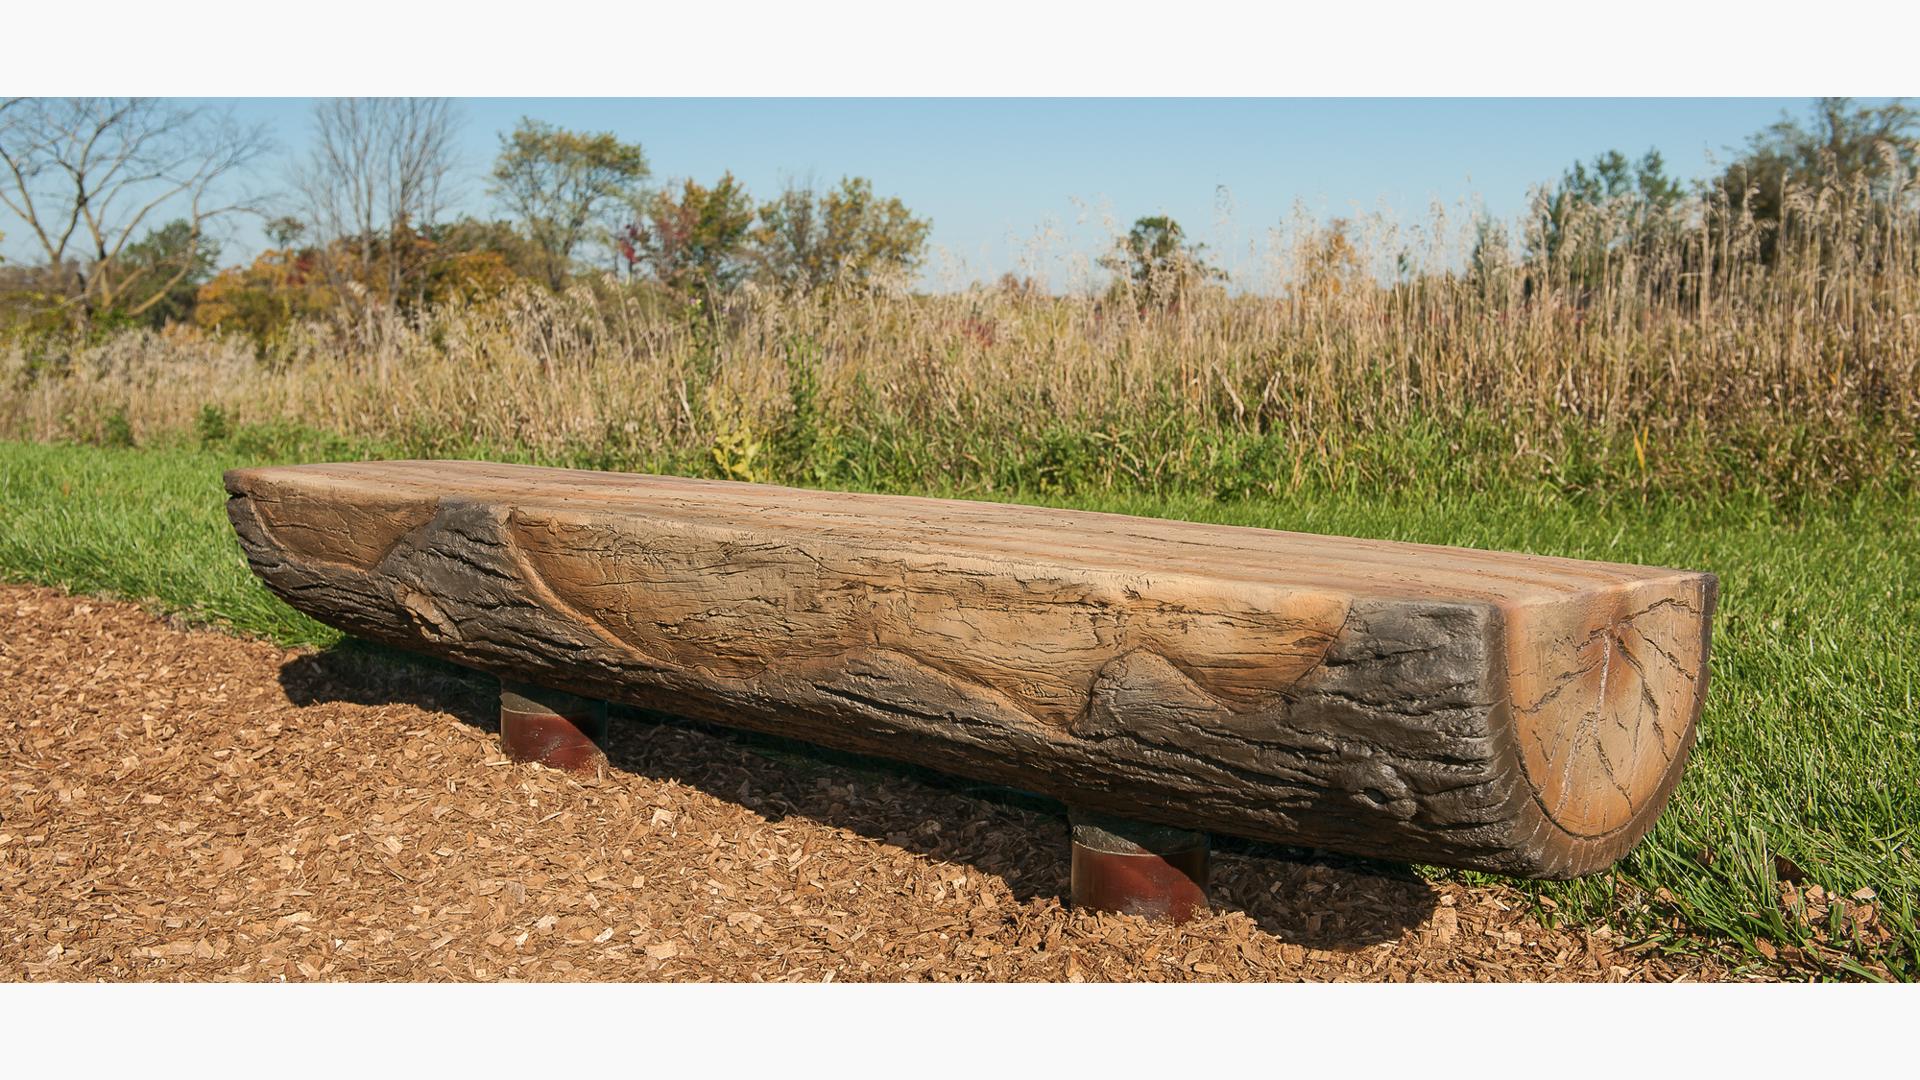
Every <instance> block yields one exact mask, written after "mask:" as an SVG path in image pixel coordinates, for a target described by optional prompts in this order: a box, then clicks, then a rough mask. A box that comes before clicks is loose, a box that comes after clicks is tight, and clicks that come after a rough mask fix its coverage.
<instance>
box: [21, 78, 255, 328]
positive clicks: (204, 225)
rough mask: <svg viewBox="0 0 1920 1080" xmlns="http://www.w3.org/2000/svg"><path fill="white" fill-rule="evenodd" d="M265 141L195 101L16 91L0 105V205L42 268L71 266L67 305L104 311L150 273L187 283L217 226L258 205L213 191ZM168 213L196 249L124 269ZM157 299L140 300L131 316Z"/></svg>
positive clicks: (240, 168)
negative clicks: (19, 224)
mask: <svg viewBox="0 0 1920 1080" xmlns="http://www.w3.org/2000/svg"><path fill="white" fill-rule="evenodd" d="M270 145H271V144H270V142H269V140H268V138H267V136H266V132H265V129H264V128H261V127H244V126H242V125H240V124H238V123H237V122H235V121H234V119H233V118H232V116H231V115H230V114H228V113H225V112H222V111H218V110H213V109H208V108H203V107H189V106H185V105H181V104H178V103H175V102H169V101H159V100H155V99H151V98H57V99H53V98H48V99H43V98H12V99H9V100H7V101H5V102H4V103H0V162H4V163H5V165H6V173H5V175H4V176H0V204H4V205H5V207H6V208H7V209H8V210H9V211H11V212H12V213H13V215H14V216H15V217H17V218H19V219H20V220H22V221H23V222H25V223H26V225H27V228H28V229H29V230H30V231H31V232H32V233H33V236H34V238H35V239H36V240H38V241H39V244H40V248H41V251H42V253H43V254H44V255H45V256H46V259H47V263H48V264H49V265H50V266H54V267H58V266H62V265H65V264H67V263H69V262H70V261H71V262H73V263H75V264H77V265H76V268H75V272H76V274H77V280H78V281H79V282H80V288H79V294H78V296H76V297H75V300H76V301H77V302H78V303H79V304H81V305H82V307H83V308H84V309H85V310H87V311H88V312H100V311H106V310H112V309H115V308H116V307H117V306H118V305H119V304H120V302H121V300H122V298H123V297H125V296H126V295H127V294H128V292H129V290H130V288H131V287H132V286H134V285H136V284H139V283H141V282H143V281H146V280H147V279H149V278H150V277H152V276H154V275H156V274H158V275H160V278H161V280H163V281H165V282H166V283H167V287H172V286H173V285H177V284H179V283H180V282H181V281H183V280H185V279H186V276H187V275H188V274H189V273H191V272H192V268H193V266H194V252H195V251H196V250H197V247H196V246H195V245H197V244H198V243H199V241H200V240H201V238H202V237H204V236H205V235H206V234H207V231H208V229H209V228H210V227H211V226H212V225H213V223H215V222H216V221H218V220H220V219H223V218H228V217H232V216H234V215H237V214H241V213H248V212H254V211H255V210H256V209H257V207H256V205H255V203H254V201H253V200H252V199H250V198H247V197H245V196H234V197H225V196H220V195H217V194H216V192H218V191H219V190H220V189H222V188H225V187H227V186H229V185H230V184H231V182H232V181H234V180H235V179H237V178H238V176H239V175H241V174H243V173H244V171H245V170H246V168H247V167H248V166H249V165H251V164H252V163H253V161H254V160H255V159H256V158H258V157H259V156H260V155H261V154H262V153H264V152H265V151H266V150H267V149H268V148H269V146H270ZM165 215H173V216H175V217H178V218H179V219H180V220H183V221H185V222H186V223H187V227H188V232H187V235H188V236H189V237H190V238H191V240H192V241H193V242H194V244H193V245H189V247H188V248H187V249H185V250H182V251H180V252H178V253H177V254H176V256H175V258H174V261H170V262H168V263H166V264H163V265H140V266H132V265H129V264H128V263H127V261H126V260H125V258H124V257H125V255H126V252H127V250H128V246H129V245H130V244H132V243H134V242H136V241H137V240H138V239H139V238H140V237H141V236H142V235H145V234H147V233H150V232H152V231H153V228H154V226H155V223H156V222H157V221H159V220H160V219H161V218H162V217H163V216H165ZM77 237H84V242H82V243H76V238H77ZM164 291H165V290H164V289H162V290H161V293H164ZM159 295H160V293H155V294H153V295H149V296H147V297H146V298H145V299H144V300H142V301H140V302H139V303H138V304H137V305H136V307H137V309H138V311H145V310H148V309H150V308H151V307H152V306H153V304H154V303H157V302H158V299H157V298H158V296H159ZM136 313H137V312H136Z"/></svg>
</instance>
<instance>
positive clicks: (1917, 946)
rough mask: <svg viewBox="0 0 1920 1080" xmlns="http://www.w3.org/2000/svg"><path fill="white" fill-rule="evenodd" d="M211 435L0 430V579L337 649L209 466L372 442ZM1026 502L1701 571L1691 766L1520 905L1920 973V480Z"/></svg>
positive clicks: (1684, 943) (1835, 968)
mask: <svg viewBox="0 0 1920 1080" xmlns="http://www.w3.org/2000/svg"><path fill="white" fill-rule="evenodd" d="M223 445H224V446H225V447H227V448H225V449H218V450H207V449H201V448H197V447H193V446H189V445H186V444H184V443H182V444H179V445H175V446H171V447H159V448H149V449H141V450H133V449H114V448H100V447H80V446H47V445H34V444H21V443H0V577H4V578H8V579H12V580H18V581H33V582H39V583H43V584H49V585H57V586H60V587H62V588H66V589H68V590H71V591H74V592H80V593H95V592H100V593H110V594H115V595H120V596H126V597H131V598H134V599H139V600H143V601H146V602H148V603H149V604H151V605H153V606H155V607H157V608H160V609H163V610H166V611H169V612H174V613H180V614H184V615H186V616H188V617H190V618H194V619H197V620H203V621H208V622H213V623H218V624H221V625H224V626H228V627H231V628H232V629H234V630H237V631H240V632H243V633H248V634H256V635H261V636H264V637H267V638H270V639H272V640H274V641H276V642H280V643H282V644H313V645H322V646H325V645H331V644H333V643H335V642H336V641H338V639H339V634H338V633H337V632H336V631H333V630H331V629H329V628H327V627H325V626H322V625H320V624H319V623H316V622H314V621H312V620H310V619H307V618H306V617H304V616H302V615H300V614H298V613H296V612H294V611H292V610H291V609H289V608H287V607H286V606H285V605H284V604H282V603H281V602H280V601H279V600H277V599H276V598H274V597H272V596H271V595H270V594H268V593H267V592H266V591H265V590H264V589H263V588H262V587H261V586H260V585H259V584H258V583H257V582H256V581H255V579H254V578H253V576H252V575H251V574H250V573H249V572H248V570H247V568H246V565H245V563H244V561H243V560H242V559H241V557H240V554H239V550H238V548H237V547H236V545H235V543H234V540H233V536H232V533H231V531H230V529H229V528H228V526H227V521H226V516H225V513H224V502H225V493H224V492H223V490H222V489H221V485H220V473H221V471H222V470H224V469H227V468H231V467H233V466H236V465H241V464H256V463H260V462H263V461H275V460H291V459H314V458H321V457H341V456H353V455H355V454H357V453H359V452H361V449H364V448H360V449H357V448H355V447H353V446H350V445H347V444H345V443H341V442H339V441H337V440H327V439H324V438H322V439H317V440H307V441H304V442H292V443H288V442H284V441H282V442H272V441H268V442H267V443H263V444H260V445H250V444H247V443H246V442H245V441H244V440H240V439H235V440H229V441H228V442H226V443H225V444H223ZM236 447H237V448H236ZM476 453H477V452H476ZM499 456H503V457H520V456H522V455H518V454H501V455H499ZM873 486H885V485H881V484H877V483H876V484H874V485H873ZM996 497H999V498H1010V497H1014V496H1010V495H1008V494H1007V493H1005V492H1001V493H998V494H997V495H996ZM1032 501H1044V502H1048V503H1051V504H1053V505H1060V506H1075V507H1080V508H1085V509H1098V510H1111V511H1118V512H1123V513H1132V514H1143V515H1155V516H1164V517H1179V518H1187V519H1191V520H1197V521H1216V522H1224V523H1231V524H1238V525H1256V526H1265V527H1272V528H1286V529H1295V530H1306V531H1314V532H1328V533H1340V534H1349V535H1357V536H1370V537H1382V538H1390V539H1399V540H1416V541H1425V542H1430V543H1444V544H1460V545H1469V546H1474V547H1486V548H1499V549H1505V550H1515V551H1531V552H1539V553H1543V554H1553V555H1567V556H1574V557H1579V558H1595V559H1607V560H1612V561H1621V562H1639V563H1651V564H1656V565H1667V566H1682V567H1689V568H1698V569H1707V570H1712V571H1715V572H1716V573H1718V574H1719V575H1720V579H1721V607H1720V612H1719V614H1718V617H1717V618H1716V621H1715V625H1714V648H1713V666H1712V682H1711V690H1710V694H1709V698H1708V703H1707V708H1706V713H1705V716H1704V718H1703V719H1702V722H1701V727H1700V738H1699V745H1698V748H1697V749H1696V750H1695V752H1694V757H1693V762H1692V766H1691V768H1690V770H1689V772H1688V774H1687V777H1686V779H1685V780H1684V781H1683V782H1682V784H1681V786H1680V788H1679V790H1678V792H1677V793H1676V795H1675V796H1674V799H1673V802H1672V803H1671V805H1670V806H1669V807H1668V809H1667V811H1666V813H1665V814H1664V815H1663V816H1662V818H1661V819H1660V822H1659V824H1658V825H1657V826H1656V827H1655V828H1654V830H1653V832H1652V833H1651V834H1650V835H1649V836H1648V837H1647V839H1646V840H1645V841H1644V842H1643V843H1642V844H1641V845H1640V846H1639V847H1638V848H1637V849H1636V850H1635V851H1634V852H1633V853H1632V854H1631V855H1629V856H1628V857H1627V858H1626V859H1625V860H1624V861H1623V862H1622V863H1621V864H1620V865H1619V866H1618V867H1617V868H1616V869H1615V870H1614V871H1613V872H1611V873H1609V874H1605V875H1599V876H1596V877H1593V878H1589V879H1585V880H1582V881H1577V882H1566V883H1548V884H1542V885H1539V886H1536V887H1534V890H1535V893H1534V894H1535V896H1536V897H1537V898H1538V900H1539V901H1540V903H1541V904H1542V908H1543V911H1546V912H1548V913H1549V914H1551V915H1552V917H1557V918H1566V919H1572V920H1576V921H1578V922H1581V923H1583V924H1586V925H1597V924H1599V923H1601V922H1605V923H1607V924H1609V925H1611V926H1612V927H1613V928H1614V929H1615V930H1616V931H1620V932H1623V933H1626V934H1628V935H1630V936H1633V937H1636V938H1638V939H1640V940H1641V941H1643V942H1646V943H1648V945H1649V947H1655V948H1688V947H1694V945H1693V942H1695V941H1697V940H1699V938H1700V937H1701V936H1702V935H1704V936H1706V937H1707V938H1711V939H1718V940H1721V941H1727V942H1731V943H1735V944H1736V945H1737V946H1738V947H1740V948H1745V949H1748V950H1757V949H1759V948H1760V947H1761V943H1763V942H1764V943H1765V945H1766V947H1768V948H1772V949H1776V950H1778V949H1781V948H1785V947H1789V946H1791V947H1797V948H1801V949H1805V950H1807V951H1808V953H1809V955H1810V956H1812V957H1814V958H1815V959H1816V960H1817V961H1818V962H1819V963H1821V964H1822V965H1823V966H1824V969H1825V970H1826V971H1828V972H1830V973H1832V974H1835V975H1841V976H1845V975H1856V976H1858V975H1890V976H1892V977H1894V978H1902V979H1913V978H1916V977H1920V931H1916V913H1917V911H1916V909H1920V850H1917V848H1920V539H1917V538H1916V536H1915V534H1914V528H1913V523H1914V522H1915V521H1916V520H1920V496H1915V495H1912V494H1899V493H1878V494H1873V495H1860V496H1856V497H1854V498H1852V499H1849V500H1843V501H1835V502H1829V503H1825V504H1818V505H1806V504H1799V505H1796V506H1794V507H1793V508H1791V509H1787V508H1783V507H1782V506H1781V505H1779V504H1777V503H1774V502H1770V501H1768V500H1765V499H1762V498H1758V497H1755V498H1753V499H1750V500H1737V501H1724V500H1723V501H1698V500H1696V501H1688V500H1683V499H1672V498H1669V499H1658V498H1651V497H1645V498H1643V497H1641V496H1637V495H1636V496H1634V497H1631V498H1620V499H1614V500H1607V499H1602V498H1594V497H1578V498H1570V497H1568V496H1565V495H1562V494H1556V493H1554V492H1553V491H1551V490H1549V489H1546V488H1540V489H1516V490H1512V491H1505V492H1493V493H1480V494H1445V493H1430V494H1428V495H1425V496H1421V497H1414V496H1409V495H1404V494H1403V495H1398V496H1396V495H1388V494H1379V495H1367V494H1362V493H1355V492H1351V491H1348V492H1332V491H1324V490H1322V491H1312V492H1302V493H1300V494H1298V495H1294V496H1287V497H1283V498H1261V499H1250V500H1243V501H1234V502H1216V501H1212V500H1210V499H1207V498H1201V497H1178V496H1176V497H1169V498H1147V497H1118V498H1116V497H1111V496H1099V497H1089V496H1078V497H1075V496H1061V495H1050V496H1034V497H1032ZM1789 863H1790V864H1791V865H1792V866H1795V867H1798V868H1799V871H1800V872H1803V873H1804V876H1805V881H1804V883H1803V884H1802V888H1803V889H1804V888H1805V887H1806V886H1807V885H1811V884H1818V885H1820V886H1821V887H1822V888H1823V889H1824V890H1825V891H1826V892H1827V893H1828V894H1830V895H1834V896H1850V895H1851V894H1854V893H1856V892H1857V891H1858V890H1862V889H1871V890H1873V893H1874V899H1873V900H1872V903H1873V904H1874V905H1875V907H1876V909H1877V919H1878V923H1879V925H1881V926H1884V927H1886V928H1888V929H1889V930H1891V931H1892V933H1893V935H1894V936H1893V939H1892V940H1891V941H1884V942H1876V941H1866V940H1860V939H1857V938H1856V936H1855V935H1854V933H1853V929H1854V928H1853V926H1852V925H1851V924H1850V923H1849V922H1848V921H1847V918H1848V916H1846V915H1845V912H1846V910H1847V909H1846V907H1845V906H1844V905H1837V906H1834V907H1832V908H1830V909H1829V910H1828V913H1827V915H1826V917H1825V918H1823V919H1809V918H1804V917H1803V916H1802V914H1801V912H1798V911H1795V910H1793V909H1792V908H1791V907H1789V906H1783V904H1782V902H1781V894H1780V888H1779V884H1778V881H1777V877H1776V875H1777V871H1778V869H1779V868H1785V867H1788V866H1789ZM1854 903H1857V901H1855V902H1854ZM1756 955H1757V954H1756Z"/></svg>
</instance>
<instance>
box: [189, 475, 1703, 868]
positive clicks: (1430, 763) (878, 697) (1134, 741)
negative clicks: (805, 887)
mask: <svg viewBox="0 0 1920 1080" xmlns="http://www.w3.org/2000/svg"><path fill="white" fill-rule="evenodd" d="M226 483H227V490H228V491H229V492H230V493H231V495H232V499H231V501H230V503H229V513H230V515H231V517H232V521H233V526H234V528H235V530H236V531H237V532H238V534H239V537H240V542H241V546H242V547H243V548H244V549H245V551H246V555H247V558H248V560H249V561H250V562H251V564H252V566H253V569H254V571H255V572H256V573H258V574H259V575H260V577H261V578H262V579H264V580H265V582H266V583H267V585H268V586H269V587H270V588H272V590H273V591H274V592H276V593H278V594H279V595H280V596H281V597H283V598H285V599H286V601H287V602H288V603H290V604H292V605H293V606H294V607H296V608H298V609H299V610H301V611H304V612H306V613H307V614H309V615H312V616H313V617H315V618H317V619H320V620H322V621H324V622H326V623H329V624H332V625H334V626H337V627H340V628H341V629H343V630H346V631H348V632H351V633H354V634H358V635H361V636H363V637H367V638H371V639H374V640H376V641H382V642H386V643H388V644H391V645H397V646H401V647H404V648H409V649H415V650H419V651H421V652H426V653H431V654H434V655H436V656H441V657H445V658H447V659H450V660H453V661H456V662H458V663H461V664H466V665H469V666H472V667H474V668H478V669H481V670H484V671H489V672H492V673H495V674H497V675H499V676H500V677H502V678H503V679H509V680H513V681H514V682H516V683H528V684H535V685H539V686H546V687H552V688H563V689H566V690H569V691H572V692H574V693H577V694H582V695H590V696H593V697H598V698H605V699H610V700H615V701H622V702H628V703H631V704H635V705H640V706H645V707H650V708H655V709H659V710H662V711H666V712H671V713H676V714H680V715H686V716H692V717H697V718H702V719H706V720H710V721H714V722H717V723H721V724H731V725H736V726H739V727H744V728H750V729H755V730H759V731H764V732H772V733H776V734H780V735H787V736H794V737H798V738H802V739H807V740H811V741H814V742H818V743H821V744H825V745H828V746H833V747H838V748H842V749H848V750H854V751H861V752H868V753H874V754H879V755H884V756H888V757H893V758H896V759H901V760H906V761H910V762H915V763H918V764H921V765H926V766H930V767H932V768H936V769H941V770H946V771H949V772H953V773H958V774H962V775H966V776H970V777H975V778H979V779H982V780H986V781H990V782H996V783H1003V784H1007V785H1011V786H1015V787H1019V788H1022V789H1026V790H1030V791H1035V792H1041V793H1044V794H1048V795H1052V796H1055V797H1058V798H1060V799H1063V800H1065V801H1067V802H1069V803H1071V804H1073V805H1075V806H1079V807H1085V808H1088V809H1090V810H1094V811H1101V812H1106V813H1110V814H1114V815H1123V816H1125V817H1128V818H1133V819H1140V820H1144V821H1148V822H1158V823H1162V824H1165V825H1173V826H1179V827H1182V828H1186V829H1199V830H1213V831H1218V832H1226V833H1233V834H1238V835H1242V836H1247V837H1253V838H1259V839H1267V840H1274V841H1280V842H1283V843H1289V844H1299V845H1307V846H1314V847H1321V848H1328V849H1333V850H1338V851H1343V852H1348V853H1353V854H1358V855H1369V856H1379V857H1386V858H1392V859H1400V860H1409V861H1417V862H1427V863H1438V864H1445V865H1451V866H1459V867H1470V868H1477V869H1483V870H1492V871H1497V872H1502V873H1507V874H1515V875H1522V876H1534V877H1562V876H1570V875H1576V874H1582V873H1587V872H1590V871H1593V870H1597V869H1600V868H1602V867H1605V866H1607V865H1608V864H1610V863H1611V862H1613V861H1614V860H1615V859H1617V858H1618V857H1619V856H1620V855H1621V854H1623V853H1624V852H1626V851H1627V850H1628V849H1629V848H1630V847H1631V846H1632V845H1633V844H1634V843H1635V842H1636V841H1637V840H1638V839H1639V838H1640V836H1641V835H1642V834H1644V833H1645V832H1646V830H1647V829H1648V827H1649V826H1650V825H1651V824H1652V822H1653V819H1654V817H1655V815H1656V814H1658V813H1659V811H1660V808H1661V806H1662V805H1663V804H1664V803H1665V801H1666V799H1667V796H1668V793H1669V792H1670V791H1671V790H1672V789H1673V786H1674V784H1675V783H1676V782H1677V781H1678V779H1679V777H1680V774H1681V770H1682V767H1683V765H1684V763H1685V761H1686V758H1687V752H1688V750H1689V748H1690V747H1691V746H1692V744H1693V739H1694V725H1695V721H1696V719H1697V718H1698V716H1699V713H1700V703H1701V699H1702V697H1703V695H1704V694H1705V691H1706V683H1707V643H1708V630H1709V622H1710V619H1711V616H1712V612H1713V606H1714V597H1715V588H1716V586H1715V579H1714V577H1713V576H1712V575H1711V574H1704V573H1694V572H1687V571H1679V570H1660V569H1652V568H1648V567H1640V566H1623V565H1616V564H1611V563H1598V562H1582V561H1576V560H1570V559H1558V558H1545V557H1540V556H1533V555H1516V554H1507V553H1501V552H1492V551H1477V550H1467V549H1460V548H1446V547H1432V546H1426V545H1417V544H1402V543H1391V542H1385V541H1377V540H1356V539H1347V538H1343V537H1334V536H1317V535H1309V534H1301V533H1286V532H1273V531H1268V530H1263V529H1248V528H1232V527H1226V526H1216V525H1198V524H1190V523H1184V522H1177V521H1159V520H1149V519H1142V518H1133V517H1124V516H1119V515H1113V514H1096V513H1084V512H1077V511H1067V510H1047V509H1037V508H1033V507H1024V506H1003V505H994V504H987V503H975V502H961V501H948V500H936V499H918V498H901V497H893V496H878V495H849V494H835V493H831V492H818V491H799V490H793V489H789V488H780V487H769V486H762V485H753V484H738V483H725V482H717V481H706V480H687V479H677V478H671V477H657V476H635V475H626V474H614V473H598V472H583V471H572V470H563V469H544V468H532V467H524V466H513V465H495V464H485V463H480V462H453V461H398V462H367V463H359V464H340V465H303V466H295V467H288V468H261V469H242V470H237V471H234V472H230V473H228V474H227V476H226Z"/></svg>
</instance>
